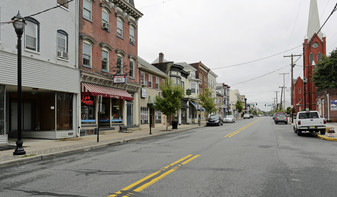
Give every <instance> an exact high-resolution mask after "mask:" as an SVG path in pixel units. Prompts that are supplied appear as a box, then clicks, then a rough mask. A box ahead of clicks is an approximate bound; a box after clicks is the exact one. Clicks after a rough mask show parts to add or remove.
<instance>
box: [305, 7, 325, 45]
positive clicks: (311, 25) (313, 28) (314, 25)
mask: <svg viewBox="0 0 337 197" xmlns="http://www.w3.org/2000/svg"><path fill="white" fill-rule="evenodd" d="M320 27H321V25H320V22H319V15H318V7H317V1H316V0H310V10H309V21H308V33H307V38H308V39H309V40H310V39H311V38H312V36H313V35H314V34H315V33H316V32H317V31H318V30H319V28H320ZM318 36H319V38H320V39H321V40H322V39H323V33H322V32H319V33H318Z"/></svg>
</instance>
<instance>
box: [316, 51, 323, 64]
mask: <svg viewBox="0 0 337 197" xmlns="http://www.w3.org/2000/svg"><path fill="white" fill-rule="evenodd" d="M321 59H322V54H321V53H318V54H317V63H318V62H319V61H321Z"/></svg>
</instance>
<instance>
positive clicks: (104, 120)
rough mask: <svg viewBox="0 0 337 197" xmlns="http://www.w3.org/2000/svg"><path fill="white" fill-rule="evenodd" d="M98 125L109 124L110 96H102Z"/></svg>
mask: <svg viewBox="0 0 337 197" xmlns="http://www.w3.org/2000/svg"><path fill="white" fill-rule="evenodd" d="M99 122H100V125H102V126H110V98H103V100H102V111H101V116H100V121H99Z"/></svg>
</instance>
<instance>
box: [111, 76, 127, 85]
mask: <svg viewBox="0 0 337 197" xmlns="http://www.w3.org/2000/svg"><path fill="white" fill-rule="evenodd" d="M126 82H127V77H126V75H115V76H114V83H126Z"/></svg>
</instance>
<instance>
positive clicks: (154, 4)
mask: <svg viewBox="0 0 337 197" xmlns="http://www.w3.org/2000/svg"><path fill="white" fill-rule="evenodd" d="M168 1H173V0H165V1H161V2H157V3H153V4H151V5H147V6H144V7H141V8H139V9H144V8H149V7H153V6H156V5H159V4H164V3H166V2H168Z"/></svg>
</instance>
